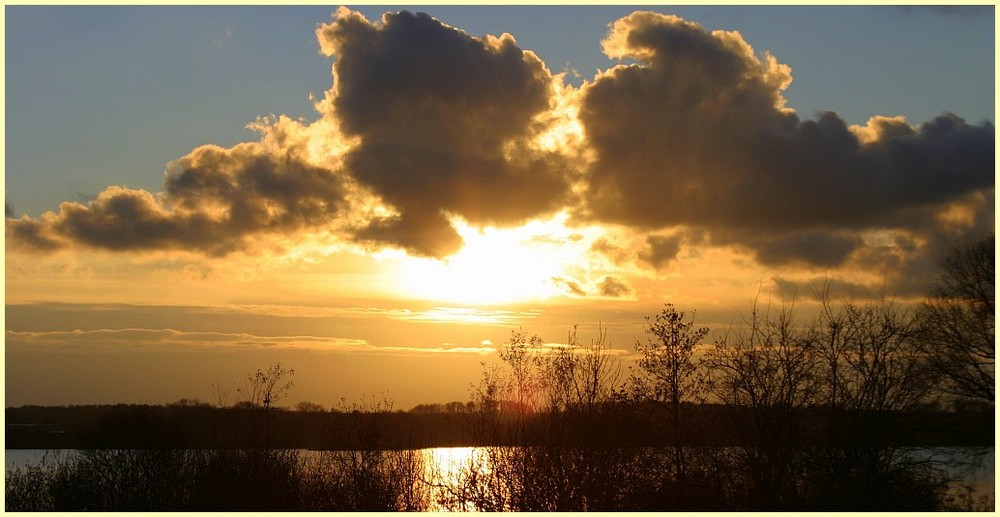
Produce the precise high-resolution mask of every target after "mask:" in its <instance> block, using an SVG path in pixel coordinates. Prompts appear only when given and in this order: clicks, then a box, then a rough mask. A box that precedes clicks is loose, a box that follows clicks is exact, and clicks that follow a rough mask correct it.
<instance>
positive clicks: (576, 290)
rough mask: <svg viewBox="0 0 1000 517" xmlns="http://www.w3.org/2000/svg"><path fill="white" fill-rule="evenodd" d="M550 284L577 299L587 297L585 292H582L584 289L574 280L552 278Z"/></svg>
mask: <svg viewBox="0 0 1000 517" xmlns="http://www.w3.org/2000/svg"><path fill="white" fill-rule="evenodd" d="M552 283H554V284H555V285H556V286H558V287H561V288H562V289H563V290H564V291H565V292H566V294H569V295H571V296H575V297H577V298H586V297H587V291H586V290H584V288H583V287H581V286H580V283H579V282H577V281H575V280H572V279H569V278H562V277H553V278H552Z"/></svg>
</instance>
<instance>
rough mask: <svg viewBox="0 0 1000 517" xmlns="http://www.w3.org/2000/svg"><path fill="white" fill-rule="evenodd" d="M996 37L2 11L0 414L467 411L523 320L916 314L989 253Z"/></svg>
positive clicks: (630, 13) (850, 12) (447, 9)
mask: <svg viewBox="0 0 1000 517" xmlns="http://www.w3.org/2000/svg"><path fill="white" fill-rule="evenodd" d="M994 20H995V12H994V7H993V6H992V5H988V6H962V7H952V8H944V7H912V6H884V7H862V6H854V7H845V6H816V7H801V6H799V7H796V6H683V7H682V6H669V5H657V6H639V7H631V6H624V5H615V6H547V7H525V6H461V7H456V6H426V7H422V6H416V5H412V6H410V5H408V6H402V7H400V6H373V5H363V6H347V7H339V6H337V5H332V6H298V7H277V6H253V7H248V6H213V7H179V6H172V7H117V6H113V7H108V6H104V7H98V6H86V7H85V6H7V7H6V8H5V45H6V53H5V54H6V58H5V67H6V68H5V69H6V74H5V75H6V77H5V79H6V84H5V100H6V102H5V105H6V112H5V130H6V140H5V208H6V233H5V239H6V240H5V252H6V253H5V291H6V304H5V312H6V313H5V383H6V384H5V385H6V390H5V403H6V405H7V406H16V405H23V404H86V403H114V402H126V403H168V402H172V401H175V400H177V399H180V398H189V399H191V398H199V399H201V400H204V401H208V402H213V401H214V399H213V397H214V396H215V394H216V391H215V389H214V388H213V386H229V385H231V384H232V383H236V384H237V385H239V384H240V383H241V382H242V380H243V379H244V378H245V377H246V375H247V373H249V372H252V371H254V370H255V369H257V368H262V369H263V368H267V367H268V366H269V365H271V364H274V363H278V362H280V363H281V364H282V365H283V366H285V367H287V368H292V369H294V370H295V372H296V373H295V383H296V386H295V388H294V389H293V390H292V392H291V393H290V397H289V399H288V401H287V402H288V403H289V404H294V403H296V402H299V401H304V400H308V401H312V402H316V403H319V404H322V405H324V406H326V407H330V406H334V405H336V404H337V403H338V402H339V401H340V400H341V399H342V398H344V399H348V400H352V399H357V398H359V397H364V396H371V395H379V396H382V395H385V396H387V397H389V398H390V399H392V400H393V401H394V403H395V406H396V407H397V408H399V409H408V408H410V407H412V406H414V405H416V404H419V403H425V402H448V401H452V400H466V399H467V398H468V394H469V387H470V385H471V384H472V383H475V382H476V381H477V380H478V377H479V375H480V372H481V369H482V363H483V362H487V363H489V362H491V361H495V359H496V354H495V350H496V348H497V346H499V345H500V344H501V343H503V342H504V341H505V340H506V339H507V338H508V337H509V336H510V333H511V332H512V331H513V330H517V329H523V330H524V331H525V332H527V333H529V334H538V335H539V336H540V337H542V338H543V340H544V341H545V342H547V343H565V342H566V340H567V336H568V331H569V330H570V329H572V328H574V326H578V328H579V333H578V336H579V339H580V340H581V341H582V342H583V343H585V344H586V343H588V342H590V340H592V339H596V337H597V336H598V335H599V332H600V331H601V329H604V330H605V331H606V332H607V333H608V336H609V338H610V342H611V346H612V347H613V348H614V349H615V353H616V355H617V356H619V357H620V358H621V359H622V360H627V359H628V357H629V356H630V352H631V351H632V350H634V344H635V342H636V340H642V339H644V334H643V329H644V323H645V321H644V317H646V316H652V315H654V314H655V313H656V312H657V311H659V310H660V308H662V307H663V304H665V303H672V304H674V305H675V306H677V307H678V308H679V309H681V310H684V311H687V312H688V313H689V314H692V313H693V314H695V319H696V322H698V323H699V324H704V325H708V326H710V327H712V328H713V329H724V328H725V327H726V326H727V325H731V324H734V322H738V321H739V320H740V318H741V317H742V315H744V314H746V312H747V310H748V309H749V307H750V304H751V303H752V302H753V301H754V299H758V300H759V301H763V303H767V304H774V305H781V304H790V303H794V304H795V306H796V307H798V308H800V310H801V312H802V313H803V314H806V315H807V314H808V313H809V311H810V308H811V307H814V305H813V303H814V302H813V300H812V299H811V293H813V292H814V291H815V289H816V288H817V287H818V286H820V285H823V284H829V285H830V286H831V287H832V288H833V291H834V293H835V294H836V295H837V296H839V297H843V298H844V299H847V298H850V299H860V300H864V299H869V298H872V297H879V296H882V295H885V296H888V297H890V298H892V299H894V300H897V301H898V303H900V304H903V305H906V304H910V303H915V302H918V301H919V299H920V297H921V296H922V295H923V294H924V293H925V292H926V290H927V288H928V287H929V286H930V284H931V283H932V282H933V280H934V275H935V274H936V269H935V268H936V261H937V260H939V259H940V257H941V256H942V255H943V254H944V253H946V252H947V250H948V249H949V248H950V247H951V246H953V245H954V244H955V243H957V242H959V241H961V239H964V238H969V237H976V236H981V235H983V234H985V233H987V232H991V231H993V229H994V213H995V202H994V179H995V174H994V169H995V164H994V144H995V135H994V127H993V124H994V113H995V97H994V92H995V68H994V65H995V55H994V52H995V50H994V49H995V39H994Z"/></svg>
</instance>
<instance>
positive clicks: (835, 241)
mask: <svg viewBox="0 0 1000 517" xmlns="http://www.w3.org/2000/svg"><path fill="white" fill-rule="evenodd" d="M604 48H605V51H606V52H607V53H608V54H609V55H610V56H612V57H621V58H630V59H634V60H637V61H638V64H634V65H628V66H626V65H620V66H618V67H615V68H613V69H611V70H609V71H607V72H605V73H603V74H601V75H600V76H599V77H598V78H597V79H596V80H595V81H594V82H593V83H592V84H590V85H588V86H585V89H586V90H585V97H584V99H583V103H582V106H581V109H580V119H581V122H582V123H583V125H584V127H585V131H586V135H587V139H588V143H589V145H590V146H591V147H592V149H593V150H594V151H595V152H596V156H597V159H596V161H595V163H594V165H593V167H592V169H591V170H590V187H589V190H588V192H587V206H586V210H585V213H586V214H587V216H589V217H590V218H592V219H593V220H598V221H605V222H616V223H621V224H626V225H630V226H634V227H640V228H663V227H673V226H687V227H697V228H705V229H708V230H710V231H711V234H712V237H713V240H714V241H716V242H723V243H729V244H737V245H741V246H744V247H746V248H748V249H750V250H752V251H754V252H755V253H756V254H757V257H758V258H759V259H760V260H761V262H764V263H768V264H778V263H783V262H788V261H802V262H805V263H809V264H814V265H821V266H834V265H837V264H840V263H842V262H843V261H844V260H846V259H847V257H849V256H850V255H851V254H852V252H853V251H855V250H857V249H859V248H860V247H861V246H862V245H863V242H862V239H861V237H860V235H859V234H857V233H852V232H861V231H864V230H870V229H873V228H884V227H892V228H905V229H908V230H912V231H916V232H921V231H924V230H926V229H927V228H926V227H919V226H914V221H917V220H919V219H923V220H928V218H927V217H923V218H921V217H915V216H916V215H918V214H929V213H935V212H937V211H939V210H941V209H942V208H943V207H945V206H946V205H948V204H949V203H952V202H955V201H958V200H960V199H961V198H963V197H964V196H967V195H968V194H970V193H972V192H976V191H980V190H984V189H992V187H993V182H994V128H993V126H992V124H989V123H983V124H980V125H970V124H968V123H966V122H965V121H964V120H962V119H961V118H959V117H957V116H955V115H951V114H947V113H945V114H943V115H941V116H939V117H937V118H935V119H934V120H931V121H929V122H926V123H924V124H921V125H920V126H918V127H916V128H914V127H911V126H910V125H909V124H907V123H906V122H905V121H903V120H901V119H897V118H887V117H876V118H873V119H872V120H871V121H870V122H869V124H868V126H867V127H863V128H858V127H854V128H852V127H848V126H847V124H846V123H845V122H844V121H843V120H842V119H841V118H840V117H839V116H838V115H836V114H835V113H832V112H828V113H823V114H820V115H819V116H818V117H817V118H816V119H815V120H800V119H799V117H798V116H797V115H796V114H795V113H794V112H792V111H791V110H789V109H786V108H785V107H784V99H783V97H782V91H783V90H784V89H785V88H786V87H787V86H788V85H789V84H790V82H791V75H790V69H789V68H788V67H786V66H784V65H781V64H780V63H778V62H777V60H776V59H775V58H773V57H772V56H769V55H765V56H764V57H763V58H761V57H758V56H757V55H756V54H755V53H754V51H753V49H752V48H751V47H750V46H749V45H748V44H746V43H745V42H744V41H743V39H742V38H741V37H740V35H739V34H738V33H734V32H722V31H716V32H708V31H706V30H704V29H703V28H701V27H700V26H698V25H696V24H693V23H690V22H686V21H684V20H681V19H680V18H677V17H673V16H666V15H660V14H654V13H648V12H637V13H633V14H632V15H629V16H627V17H625V18H623V19H621V20H619V21H617V22H616V23H615V24H614V25H613V27H612V30H611V33H610V34H609V36H608V38H607V39H606V40H605V42H604Z"/></svg>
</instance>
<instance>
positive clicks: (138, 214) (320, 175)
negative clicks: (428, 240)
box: [7, 143, 344, 255]
mask: <svg viewBox="0 0 1000 517" xmlns="http://www.w3.org/2000/svg"><path fill="white" fill-rule="evenodd" d="M343 200H344V187H343V182H342V180H341V179H340V178H339V177H338V176H337V175H336V174H335V173H334V172H332V171H331V170H329V169H326V168H322V167H316V166H313V165H309V164H308V163H306V161H305V160H303V159H302V158H300V157H299V156H298V155H297V153H296V152H295V149H294V148H289V149H284V150H278V151H277V152H276V151H273V150H270V149H268V148H267V147H266V146H264V145H261V144H256V143H252V144H251V143H248V144H240V145H237V146H236V147H233V148H231V149H223V148H220V147H216V146H203V147H200V148H198V149H195V150H194V151H193V152H191V153H190V154H189V155H187V156H185V157H183V158H181V159H179V160H176V161H174V162H172V163H171V164H170V165H169V167H168V171H167V177H166V181H165V192H163V193H162V194H161V195H159V196H154V195H153V194H151V193H149V192H146V191H142V190H133V189H128V188H123V187H109V188H108V189H106V190H105V191H103V192H101V193H100V194H99V195H98V196H97V198H96V199H94V200H93V201H90V202H88V203H87V204H81V203H76V202H65V203H63V204H62V205H60V208H59V213H58V214H52V213H49V214H46V215H45V216H43V217H41V218H38V219H32V218H30V217H27V216H24V217H22V218H20V219H8V221H7V236H8V238H10V239H11V240H12V241H13V243H14V245H15V246H20V247H24V248H29V249H34V250H37V251H53V250H58V249H61V248H66V247H73V246H85V247H91V248H97V249H105V250H112V251H128V250H165V249H181V250H195V251H199V252H202V253H206V254H210V255H222V254H226V253H229V252H231V251H234V250H237V249H243V248H244V247H245V246H246V244H247V239H248V238H249V237H253V236H255V235H258V234H266V233H277V234H284V233H288V232H290V231H293V230H297V229H301V228H305V227H316V226H322V225H324V224H329V223H331V222H332V221H333V220H335V218H336V217H337V215H338V213H339V211H340V209H341V207H342V205H343Z"/></svg>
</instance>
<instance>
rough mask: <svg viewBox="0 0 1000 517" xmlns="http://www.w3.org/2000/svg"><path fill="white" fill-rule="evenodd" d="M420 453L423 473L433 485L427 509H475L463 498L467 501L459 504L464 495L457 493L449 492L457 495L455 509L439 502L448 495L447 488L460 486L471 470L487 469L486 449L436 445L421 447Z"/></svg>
mask: <svg viewBox="0 0 1000 517" xmlns="http://www.w3.org/2000/svg"><path fill="white" fill-rule="evenodd" d="M423 453H424V465H425V467H424V468H425V472H424V476H425V479H427V480H428V481H430V482H431V485H432V486H433V487H434V488H433V490H432V497H431V501H430V508H429V509H428V510H429V511H432V512H447V511H454V510H457V511H463V512H471V511H475V507H474V506H473V505H471V504H468V501H464V502H465V503H466V504H462V501H461V500H462V499H463V498H462V497H461V496H460V495H459V494H450V495H452V496H459V497H458V499H457V500H456V502H455V503H456V504H458V505H460V506H459V507H457V508H456V507H449V506H450V505H447V504H442V502H441V499H442V498H443V497H444V498H448V496H449V487H450V488H452V489H458V488H459V487H461V486H463V484H464V481H465V479H466V477H467V476H468V475H469V474H470V472H471V471H472V470H473V469H474V470H475V471H476V473H477V474H478V475H483V474H487V473H488V472H489V467H488V465H487V451H486V449H485V448H482V447H436V448H433V449H423Z"/></svg>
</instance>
